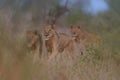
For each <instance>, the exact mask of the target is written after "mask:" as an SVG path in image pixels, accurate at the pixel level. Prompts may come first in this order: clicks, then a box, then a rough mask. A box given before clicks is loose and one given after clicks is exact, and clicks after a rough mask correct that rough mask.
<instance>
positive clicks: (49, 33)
mask: <svg viewBox="0 0 120 80" xmlns="http://www.w3.org/2000/svg"><path fill="white" fill-rule="evenodd" d="M54 33H55V25H46V26H44V37H45V40H49V39H50V38H51V37H53V36H54Z"/></svg>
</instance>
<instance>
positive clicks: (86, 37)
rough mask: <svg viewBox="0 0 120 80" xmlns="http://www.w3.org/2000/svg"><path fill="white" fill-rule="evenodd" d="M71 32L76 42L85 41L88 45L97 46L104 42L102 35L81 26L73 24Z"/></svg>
mask: <svg viewBox="0 0 120 80" xmlns="http://www.w3.org/2000/svg"><path fill="white" fill-rule="evenodd" d="M71 33H72V37H73V39H74V41H75V42H77V43H80V42H81V41H84V44H85V45H86V46H92V47H96V46H99V44H101V43H102V39H101V37H100V36H98V35H95V34H93V33H90V32H88V31H86V30H85V29H83V28H82V27H81V26H77V25H74V26H71Z"/></svg>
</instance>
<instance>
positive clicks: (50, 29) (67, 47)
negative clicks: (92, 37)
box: [44, 25, 73, 56]
mask: <svg viewBox="0 0 120 80" xmlns="http://www.w3.org/2000/svg"><path fill="white" fill-rule="evenodd" d="M44 37H45V46H46V50H47V52H48V53H50V54H52V53H53V54H57V53H61V52H63V51H66V52H67V53H68V55H69V56H71V55H72V53H73V41H72V39H70V37H69V36H68V35H67V34H65V33H57V32H56V30H55V25H46V26H44ZM54 56H55V55H54Z"/></svg>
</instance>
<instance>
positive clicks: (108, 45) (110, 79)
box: [0, 25, 120, 80]
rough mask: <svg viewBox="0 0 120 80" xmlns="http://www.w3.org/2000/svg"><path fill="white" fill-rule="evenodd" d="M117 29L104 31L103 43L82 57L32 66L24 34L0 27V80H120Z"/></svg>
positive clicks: (119, 41)
mask: <svg viewBox="0 0 120 80" xmlns="http://www.w3.org/2000/svg"><path fill="white" fill-rule="evenodd" d="M119 34H120V28H116V29H113V30H112V31H111V32H107V31H104V32H102V33H101V34H100V35H102V38H103V41H104V44H103V45H102V46H100V47H99V48H96V49H88V50H87V53H86V54H85V55H84V56H77V57H76V59H75V60H73V61H71V60H69V59H66V58H62V59H59V60H58V61H55V62H54V61H53V62H50V63H48V62H46V60H41V61H39V63H37V64H33V63H32V54H30V53H29V51H28V49H27V48H26V43H25V35H24V32H18V33H14V32H13V31H12V28H11V27H6V26H3V25H2V26H1V27H0V80H120V49H119V48H120V37H119Z"/></svg>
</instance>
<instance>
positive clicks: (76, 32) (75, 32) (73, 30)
mask: <svg viewBox="0 0 120 80" xmlns="http://www.w3.org/2000/svg"><path fill="white" fill-rule="evenodd" d="M80 33H81V27H80V26H77V25H72V26H71V34H72V37H73V39H76V37H78V35H79V34H80Z"/></svg>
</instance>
